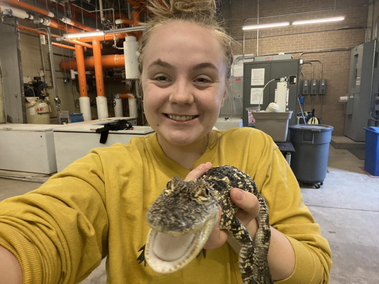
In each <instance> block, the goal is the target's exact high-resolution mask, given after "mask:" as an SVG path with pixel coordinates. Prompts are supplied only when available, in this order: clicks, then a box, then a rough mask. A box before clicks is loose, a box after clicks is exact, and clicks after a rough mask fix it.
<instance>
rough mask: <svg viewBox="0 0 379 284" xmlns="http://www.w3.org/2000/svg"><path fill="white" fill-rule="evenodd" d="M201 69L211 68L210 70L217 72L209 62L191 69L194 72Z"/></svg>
mask: <svg viewBox="0 0 379 284" xmlns="http://www.w3.org/2000/svg"><path fill="white" fill-rule="evenodd" d="M203 68H211V69H214V70H216V71H217V70H218V69H217V67H216V66H215V65H214V64H213V63H210V62H204V63H200V64H197V65H195V66H194V67H193V69H194V70H197V69H203Z"/></svg>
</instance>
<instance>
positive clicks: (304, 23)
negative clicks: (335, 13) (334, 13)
mask: <svg viewBox="0 0 379 284" xmlns="http://www.w3.org/2000/svg"><path fill="white" fill-rule="evenodd" d="M343 20H345V17H333V18H324V19H313V20H305V21H295V22H292V25H306V24H318V23H329V22H339V21H343Z"/></svg>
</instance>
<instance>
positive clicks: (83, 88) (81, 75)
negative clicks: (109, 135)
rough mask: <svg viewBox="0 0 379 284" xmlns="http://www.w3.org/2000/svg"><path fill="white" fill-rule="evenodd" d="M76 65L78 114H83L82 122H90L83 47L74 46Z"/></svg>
mask: <svg viewBox="0 0 379 284" xmlns="http://www.w3.org/2000/svg"><path fill="white" fill-rule="evenodd" d="M75 53H76V63H77V65H78V81H79V91H80V97H79V106H80V112H81V113H82V114H83V119H84V121H89V120H91V104H90V100H89V97H88V93H87V79H86V69H85V67H84V53H83V47H81V46H80V45H75Z"/></svg>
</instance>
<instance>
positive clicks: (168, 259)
mask: <svg viewBox="0 0 379 284" xmlns="http://www.w3.org/2000/svg"><path fill="white" fill-rule="evenodd" d="M215 213H216V214H213V215H212V216H211V217H210V218H209V219H208V220H207V221H206V222H205V223H204V225H203V227H202V229H201V230H200V231H198V232H194V233H188V234H185V235H180V236H177V235H173V234H166V233H162V232H158V231H155V230H153V229H151V230H150V232H149V234H148V237H147V242H146V248H145V259H146V262H147V263H148V264H149V266H150V267H151V268H152V269H153V270H154V271H156V272H158V273H173V272H175V271H178V270H180V269H182V268H183V267H184V266H186V265H187V264H188V263H189V262H191V261H192V260H193V259H194V258H195V257H196V256H198V255H199V253H200V252H201V250H202V249H203V247H204V245H205V243H206V242H207V240H208V238H209V236H210V234H211V232H212V230H213V228H214V226H215V224H216V222H217V219H218V211H216V212H215Z"/></svg>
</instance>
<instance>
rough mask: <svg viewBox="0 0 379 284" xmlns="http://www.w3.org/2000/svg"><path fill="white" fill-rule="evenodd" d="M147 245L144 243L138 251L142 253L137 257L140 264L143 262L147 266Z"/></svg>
mask: <svg viewBox="0 0 379 284" xmlns="http://www.w3.org/2000/svg"><path fill="white" fill-rule="evenodd" d="M145 246H146V245H143V246H142V247H141V248H140V249H139V250H138V251H139V252H141V254H140V255H139V256H138V257H137V261H138V264H141V263H142V262H143V264H144V266H146V258H145Z"/></svg>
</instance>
